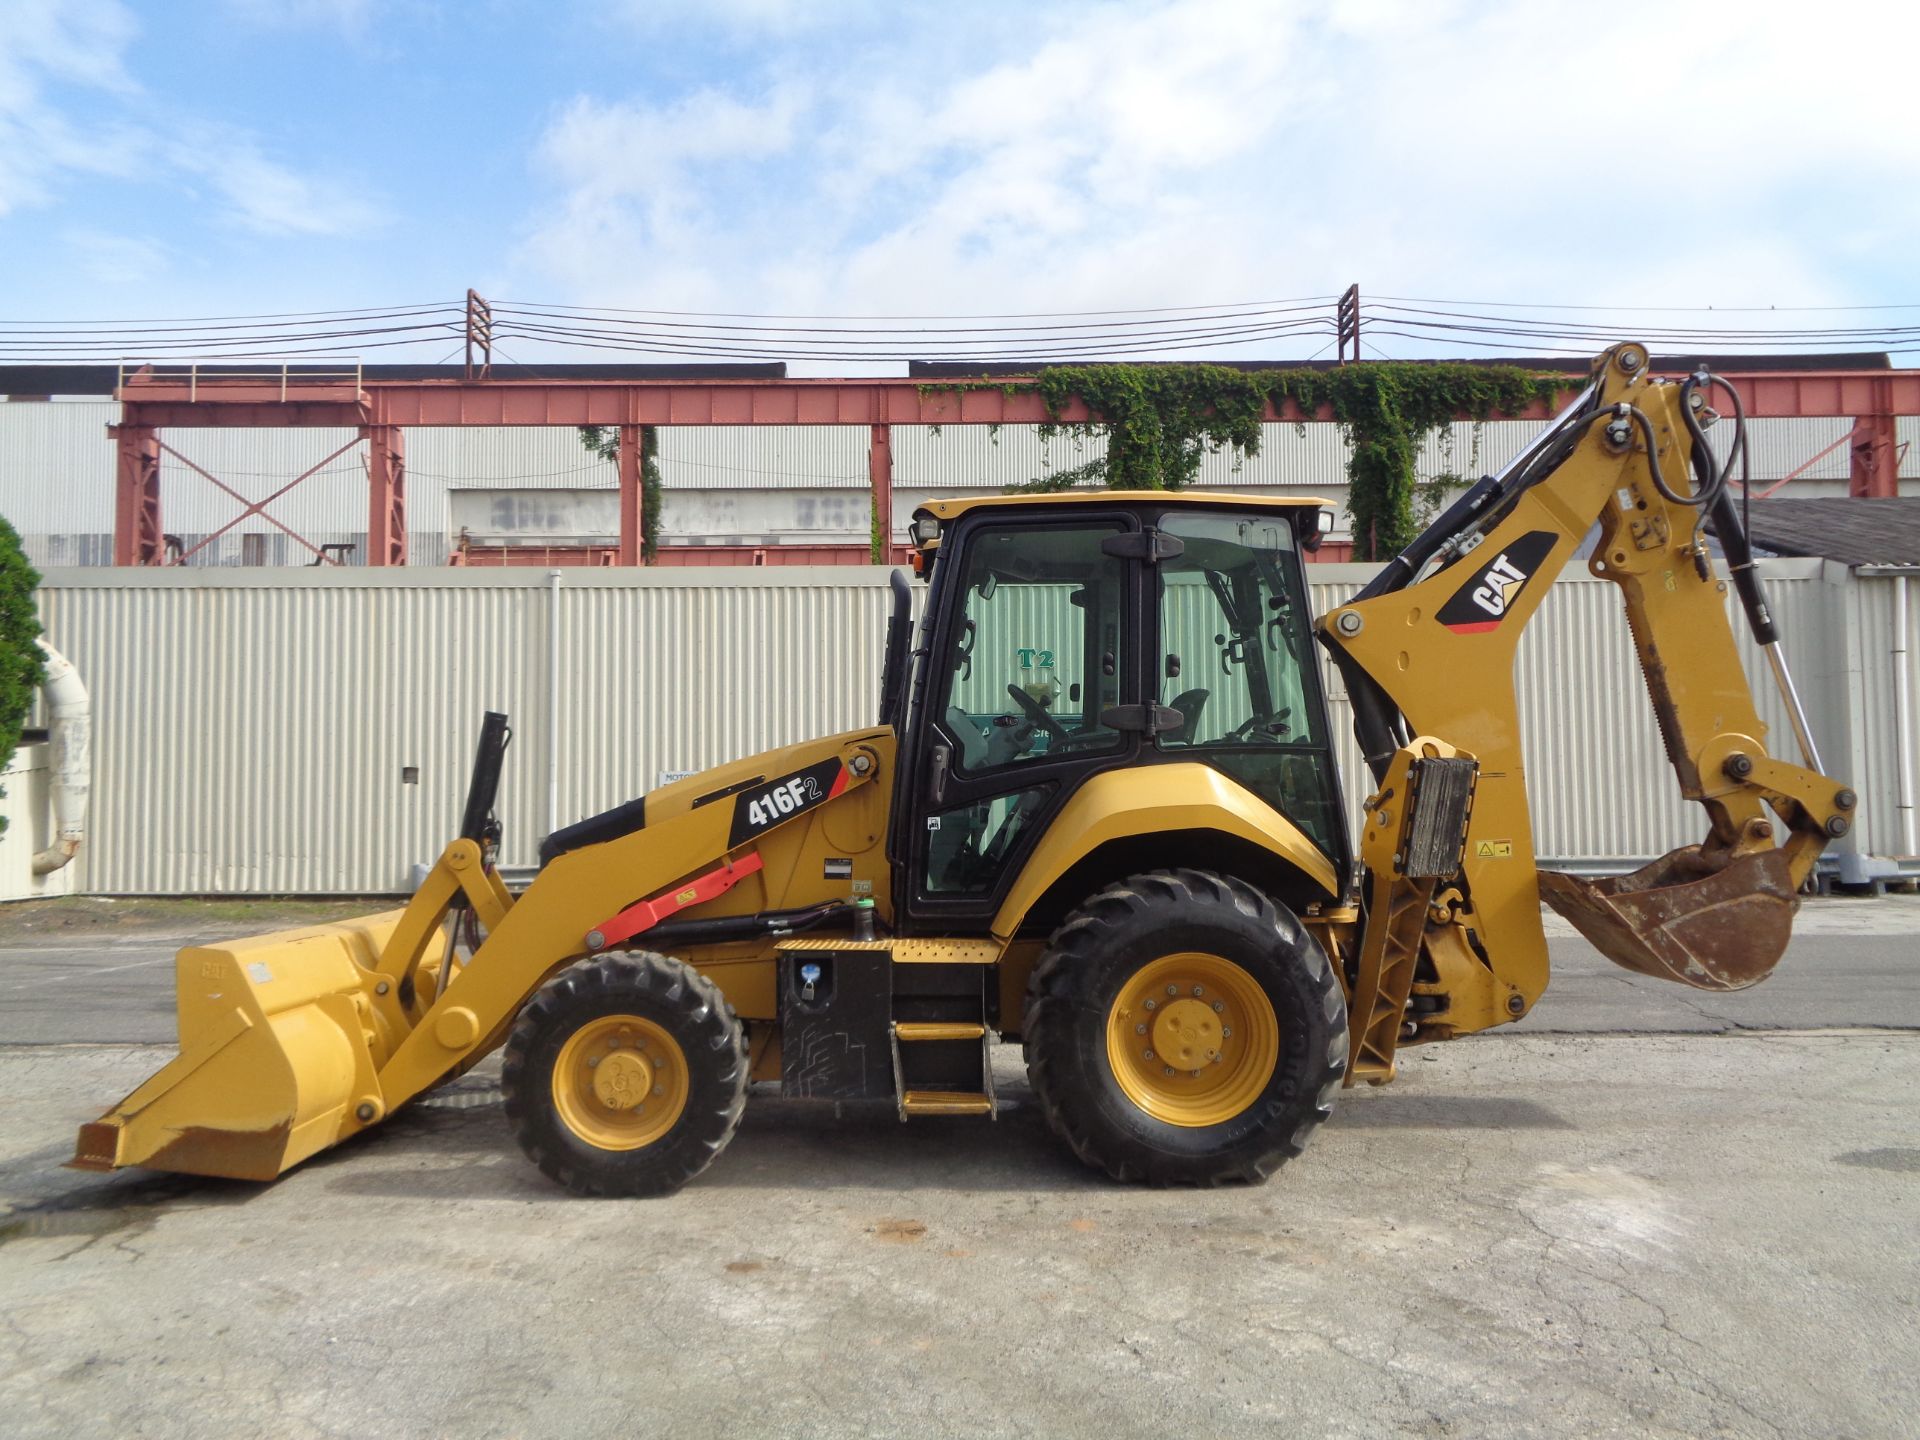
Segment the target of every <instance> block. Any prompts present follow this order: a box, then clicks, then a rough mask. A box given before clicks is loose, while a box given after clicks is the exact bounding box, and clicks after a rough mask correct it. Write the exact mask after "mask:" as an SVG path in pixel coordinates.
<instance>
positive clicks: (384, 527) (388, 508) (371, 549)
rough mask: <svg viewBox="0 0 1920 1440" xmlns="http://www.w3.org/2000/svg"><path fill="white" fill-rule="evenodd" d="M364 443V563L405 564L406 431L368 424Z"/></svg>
mask: <svg viewBox="0 0 1920 1440" xmlns="http://www.w3.org/2000/svg"><path fill="white" fill-rule="evenodd" d="M360 435H361V438H362V439H364V440H365V441H366V442H367V564H369V565H404V564H406V563H407V432H406V431H404V430H402V429H401V428H400V427H399V426H398V425H370V426H367V427H365V428H363V429H362V430H361V431H360Z"/></svg>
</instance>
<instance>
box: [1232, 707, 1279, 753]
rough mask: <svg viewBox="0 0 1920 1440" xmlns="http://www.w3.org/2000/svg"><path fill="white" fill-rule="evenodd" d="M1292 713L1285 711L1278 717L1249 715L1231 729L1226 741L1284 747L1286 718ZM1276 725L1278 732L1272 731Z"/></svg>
mask: <svg viewBox="0 0 1920 1440" xmlns="http://www.w3.org/2000/svg"><path fill="white" fill-rule="evenodd" d="M1292 713H1293V712H1292V711H1291V710H1285V711H1282V712H1281V713H1280V714H1278V715H1249V716H1248V717H1247V718H1246V719H1245V720H1242V721H1241V722H1240V723H1239V724H1238V725H1236V726H1234V727H1233V732H1232V733H1231V734H1230V735H1228V736H1227V739H1228V740H1231V741H1236V742H1238V743H1240V744H1242V745H1245V744H1249V743H1252V742H1255V741H1257V742H1258V743H1260V744H1262V745H1284V744H1286V743H1287V740H1286V732H1287V731H1288V729H1289V727H1288V725H1287V723H1286V717H1287V716H1288V715H1291V714H1292ZM1276 725H1277V726H1279V727H1280V728H1279V730H1278V731H1276V730H1275V729H1274V726H1276Z"/></svg>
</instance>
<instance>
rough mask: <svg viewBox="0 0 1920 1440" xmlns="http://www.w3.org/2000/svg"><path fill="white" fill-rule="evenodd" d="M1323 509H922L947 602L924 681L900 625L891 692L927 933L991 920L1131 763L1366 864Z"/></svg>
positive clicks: (1028, 505) (905, 891) (1058, 504)
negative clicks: (1030, 867) (1065, 828)
mask: <svg viewBox="0 0 1920 1440" xmlns="http://www.w3.org/2000/svg"><path fill="white" fill-rule="evenodd" d="M1323 505H1324V502H1320V501H1313V502H1308V503H1306V504H1301V503H1298V502H1295V503H1287V502H1274V501H1269V500H1265V499H1260V500H1254V499H1252V498H1251V497H1240V496H1233V497H1225V496H1214V495H1207V496H1199V495H1196V496H1190V497H1189V496H1175V495H1169V494H1167V493H1165V492H1144V493H1141V492H1133V493H1122V492H1108V493H1100V494H1088V493H1084V492H1083V493H1076V494H1071V495H1065V494H1063V495H1048V496H1011V497H998V498H989V499H981V500H968V501H941V502H935V503H934V504H932V505H929V506H927V507H926V508H924V509H922V510H921V511H920V512H918V513H917V514H916V516H915V519H914V527H913V536H914V539H915V542H916V545H917V546H918V550H919V553H918V554H917V555H916V557H915V558H916V562H917V563H916V566H915V568H916V569H917V570H919V571H920V572H921V574H922V575H923V576H924V577H926V578H927V579H928V580H929V582H930V590H929V594H928V600H927V605H926V610H925V614H924V616H923V618H922V620H921V623H920V628H919V634H918V640H917V643H916V644H915V645H913V647H912V653H913V661H914V663H913V665H912V675H911V681H910V683H909V681H908V679H907V676H906V673H905V672H906V670H907V668H908V657H907V651H908V646H907V644H906V640H905V626H904V624H902V626H901V627H900V629H899V630H898V631H897V632H896V634H895V636H894V637H892V638H893V642H894V643H893V644H892V645H891V646H890V647H889V648H890V652H891V653H890V655H889V666H888V676H887V678H886V681H885V682H884V684H883V691H884V693H885V694H887V695H890V696H893V697H897V698H896V699H895V701H894V703H892V704H891V705H889V706H887V707H885V708H887V709H888V710H890V711H891V712H892V713H890V714H888V715H887V716H886V717H885V718H887V719H888V720H889V722H890V723H894V724H895V725H896V726H898V727H900V729H901V734H902V750H901V761H900V767H899V773H900V777H901V778H900V781H899V785H900V793H899V794H898V795H897V796H896V804H897V806H898V809H897V811H896V813H897V814H899V815H900V816H901V817H902V820H903V821H904V822H905V823H902V824H900V825H898V826H897V827H895V832H894V833H895V836H896V840H895V844H894V855H893V859H894V865H895V870H894V873H895V876H896V880H897V887H898V888H897V892H896V914H897V915H900V916H904V917H906V919H907V922H908V929H909V930H920V931H922V932H923V933H924V932H932V931H938V930H942V929H947V928H951V927H952V926H954V925H956V924H960V923H963V922H964V923H972V922H977V921H980V920H981V919H983V918H990V917H991V916H992V915H993V913H994V912H995V911H996V909H997V907H998V905H999V903H1000V901H1001V900H1002V899H1003V898H1004V897H1005V895H1006V892H1007V890H1008V888H1009V887H1010V886H1011V885H1012V883H1013V881H1014V879H1015V878H1016V877H1017V876H1018V875H1019V873H1020V870H1021V868H1022V866H1023V864H1024V863H1025V861H1026V859H1027V857H1028V855H1029V854H1030V853H1031V851H1032V848H1033V845H1034V843H1035V842H1036V841H1037V839H1038V837H1040V836H1043V835H1045V834H1046V833H1047V831H1048V829H1049V828H1050V826H1051V824H1052V822H1053V820H1054V818H1055V817H1056V816H1057V815H1058V814H1059V813H1060V811H1061V810H1062V808H1063V807H1064V806H1065V805H1066V804H1067V803H1068V801H1069V800H1070V799H1071V798H1072V796H1073V795H1074V793H1075V792H1076V791H1077V790H1078V789H1079V788H1080V787H1081V786H1083V785H1084V784H1085V783H1086V782H1087V781H1088V780H1090V779H1091V778H1093V777H1094V776H1097V775H1099V774H1101V773H1103V772H1104V771H1108V770H1113V769H1121V768H1129V767H1138V766H1144V765H1154V764H1160V763H1172V762H1187V763H1192V762H1199V763H1202V764H1206V765H1208V766H1211V767H1212V768H1214V769H1216V770H1219V771H1220V772H1221V773H1223V774H1225V775H1227V776H1229V777H1231V778H1232V779H1233V780H1234V781H1235V782H1237V783H1238V784H1239V785H1241V786H1243V787H1245V788H1246V789H1247V790H1249V791H1251V792H1252V793H1253V794H1254V795H1255V796H1258V797H1259V798H1260V799H1261V800H1264V801H1265V802H1266V803H1267V804H1268V805H1270V806H1272V807H1273V808H1274V809H1275V810H1277V811H1279V812H1280V813H1281V814H1282V815H1284V816H1285V817H1286V818H1287V819H1289V820H1291V821H1292V822H1293V823H1294V824H1295V825H1296V826H1298V827H1299V829H1300V830H1301V831H1302V832H1303V833H1304V834H1305V835H1306V836H1307V838H1308V839H1309V840H1310V841H1311V842H1312V843H1313V844H1314V845H1315V846H1316V847H1318V848H1319V849H1320V850H1321V851H1322V852H1323V853H1324V854H1325V855H1326V856H1327V858H1328V860H1329V862H1330V863H1331V865H1332V867H1333V870H1334V873H1335V874H1338V875H1345V874H1346V873H1347V871H1348V868H1349V866H1348V854H1347V843H1348V842H1347V837H1346V832H1345V823H1344V812H1343V810H1342V807H1341V803H1340V797H1339V787H1338V781H1337V776H1336V772H1335V769H1334V761H1333V754H1332V749H1331V745H1330V741H1329V738H1328V726H1327V716H1326V704H1325V699H1324V696H1323V694H1322V691H1321V685H1320V674H1319V669H1318V665H1317V661H1316V658H1315V653H1314V651H1313V649H1312V641H1311V616H1310V612H1309V606H1308V599H1307V591H1306V585H1305V578H1304V575H1303V573H1302V568H1301V555H1300V552H1301V550H1302V549H1303V548H1310V547H1311V546H1313V545H1317V543H1318V540H1319V536H1320V535H1321V534H1322V533H1324V529H1323V522H1322V520H1321V517H1322V515H1323V514H1324V513H1325V512H1324V510H1323V509H1322V508H1321V507H1322V506H1323ZM905 599H906V597H905V596H904V595H901V596H899V597H898V600H899V602H900V610H899V611H898V612H897V613H904V601H905ZM903 721H904V722H905V723H904V724H902V722H903ZM1169 858H1170V859H1171V858H1175V857H1169ZM1036 918H1039V917H1036Z"/></svg>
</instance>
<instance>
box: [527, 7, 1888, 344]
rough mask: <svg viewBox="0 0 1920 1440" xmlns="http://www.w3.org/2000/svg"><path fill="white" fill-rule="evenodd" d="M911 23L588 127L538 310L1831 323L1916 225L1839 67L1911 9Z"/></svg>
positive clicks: (1042, 17) (1225, 13)
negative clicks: (1252, 304)
mask: <svg viewBox="0 0 1920 1440" xmlns="http://www.w3.org/2000/svg"><path fill="white" fill-rule="evenodd" d="M755 8H756V7H755V6H754V5H753V4H751V3H750V0H740V3H737V4H735V5H734V6H733V7H732V10H731V13H732V14H733V15H734V16H735V17H736V18H738V17H739V16H740V15H742V14H744V13H746V12H749V11H752V10H754V9H755ZM1856 9H1857V10H1858V13H1857V14H1855V13H1853V12H1854V11H1855V10H1856ZM909 13H910V15H911V16H912V17H913V18H910V19H907V20H904V21H897V22H895V24H894V25H892V26H883V27H882V28H881V33H880V34H879V35H878V36H877V38H875V39H873V40H871V41H868V40H865V39H863V38H861V37H860V33H859V31H858V30H857V29H855V28H852V27H842V29H841V30H840V31H838V32H836V33H835V34H834V35H833V36H832V37H831V38H829V39H824V40H822V39H818V38H810V37H807V36H804V35H802V36H798V37H787V36H777V37H774V38H775V39H777V40H779V41H780V43H777V44H770V45H769V46H767V47H765V50H764V54H765V57H766V59H765V64H764V67H763V68H761V69H757V70H756V69H752V68H746V69H742V70H740V71H739V72H738V75H737V78H736V79H735V80H733V81H732V82H730V83H729V84H728V85H727V86H726V87H725V88H724V89H720V90H716V89H713V88H705V89H701V90H698V91H695V92H694V93H692V94H689V95H686V96H675V95H660V94H649V95H638V96H626V97H620V98H616V99H591V98H582V99H579V100H577V101H575V102H574V103H573V104H572V105H571V106H569V107H567V108H566V109H564V110H563V111H561V112H560V113H559V114H558V115H557V117H556V118H555V120H554V122H553V123H552V125H551V127H550V128H549V130H548V133H547V136H546V140H545V143H544V146H543V147H542V152H541V153H542V159H543V161H544V162H546V163H548V164H550V165H551V166H552V174H553V175H554V176H555V177H556V179H557V180H558V182H559V185H560V194H559V196H558V199H557V203H556V204H554V205H552V206H548V207H544V208H543V209H542V210H541V212H540V213H538V214H536V215H534V216H533V217H531V218H530V220H529V225H528V238H527V241H526V244H525V246H524V247H523V250H522V252H521V256H520V264H521V269H522V273H523V274H524V275H525V276H526V278H527V283H528V284H529V285H532V286H534V287H535V288H537V289H540V290H543V291H554V290H558V291H559V292H561V293H560V294H559V295H558V296H557V297H556V298H566V299H575V300H582V301H593V302H599V303H609V304H630V305H637V306H656V307H659V308H665V309H707V308H713V309H726V310H751V311H802V312H813V313H838V314H858V313H923V314H924V313H946V314H963V313H969V312H976V313H977V312H983V311H992V312H1002V311H1024V310H1072V309H1085V308H1101V307H1109V306H1148V305H1165V304H1181V303H1201V302H1224V301H1238V300H1247V299H1255V298H1263V297H1274V296H1286V295H1300V294H1315V293H1324V292H1329V291H1333V290H1337V289H1339V288H1342V287H1343V286H1344V285H1345V284H1346V283H1347V282H1348V281H1350V280H1355V279H1358V280H1360V281H1362V283H1363V284H1364V285H1365V286H1366V287H1367V289H1368V290H1370V291H1372V292H1376V293H1382V294H1401V295H1408V294H1411V295H1440V296H1447V297H1453V296H1463V297H1465V298H1472V299H1488V300H1498V299H1519V300H1531V301H1585V302H1612V301H1619V302H1620V303H1639V304H1644V303H1664V304H1683V305H1706V304H1716V305H1739V304H1756V303H1758V304H1766V303H1778V304H1813V303H1838V302H1844V301H1847V300H1850V299H1853V298H1856V296H1855V294H1854V292H1853V290H1852V285H1853V283H1854V282H1853V281H1852V280H1851V279H1850V277H1851V276H1853V275H1855V274H1857V273H1858V271H1859V269H1860V267H1861V265H1862V264H1868V265H1870V264H1873V263H1875V262H1876V261H1877V262H1878V263H1880V264H1881V265H1883V266H1886V265H1890V264H1891V263H1893V261H1894V259H1895V257H1897V256H1899V255H1900V254H1902V253H1903V251H1902V249H1901V248H1900V247H1902V246H1904V245H1905V244H1907V241H1906V239H1905V236H1906V235H1910V234H1911V228H1912V227H1911V222H1912V221H1913V220H1914V219H1916V218H1920V216H1917V215H1916V209H1917V208H1920V200H1916V199H1915V198H1914V197H1915V196H1916V195H1920V185H1917V184H1916V182H1920V146H1915V145H1914V144H1913V143H1912V140H1911V135H1912V128H1913V127H1912V120H1911V114H1910V104H1909V102H1907V101H1906V100H1905V99H1904V98H1903V96H1902V95H1901V93H1900V91H1899V88H1898V87H1897V86H1891V85H1884V84H1871V83H1862V82H1861V81H1860V80H1859V78H1858V72H1857V70H1855V68H1854V67H1853V57H1854V55H1855V50H1854V48H1853V47H1854V46H1855V44H1856V40H1857V37H1858V36H1859V35H1860V34H1862V33H1867V30H1866V29H1863V28H1862V27H1863V26H1864V27H1867V29H1870V30H1871V32H1872V33H1873V34H1874V35H1875V37H1876V38H1875V41H1874V45H1875V48H1876V49H1877V50H1880V51H1882V52H1884V53H1887V54H1905V53H1912V52H1913V51H1914V50H1915V49H1916V48H1917V47H1920V7H1884V6H1872V7H1868V6H1865V5H1860V6H1855V5H1853V4H1852V3H1850V0H1835V3H1830V4H1828V5H1826V6H1825V7H1823V10H1822V14H1821V23H1819V24H1817V25H1816V24H1813V23H1811V22H1810V21H1809V18H1808V15H1807V12H1806V11H1805V10H1804V7H1800V6H1797V5H1789V4H1786V3H1784V0H1775V3H1752V4H1749V5H1746V6H1743V7H1741V9H1740V12H1739V16H1738V19H1737V21H1730V20H1729V18H1728V12H1726V11H1725V10H1724V9H1722V8H1720V7H1713V6H1697V7H1681V8H1677V9H1676V8H1668V9H1666V10H1662V11H1661V12H1660V15H1659V18H1658V22H1657V24H1655V23H1652V22H1646V23H1636V22H1635V21H1634V20H1633V18H1632V16H1631V15H1630V14H1628V15H1625V16H1621V17H1615V18H1614V19H1613V20H1612V21H1610V22H1609V23H1608V24H1606V25H1604V26H1599V27H1596V26H1595V24H1594V22H1593V20H1592V17H1591V14H1590V13H1589V12H1586V11H1581V10H1577V9H1575V8H1573V7H1568V6H1559V5H1547V4H1539V3H1533V0H1499V3H1476V4H1467V3H1462V0H1455V3H1411V0H1408V3H1392V0H1349V3H1344V4H1340V5H1336V6H1334V7H1333V8H1332V9H1330V10H1327V11H1324V12H1314V13H1309V12H1307V11H1306V10H1305V9H1304V7H1275V6H1272V5H1268V4H1262V3H1257V0H1191V3H1153V4H1130V5H1118V4H1101V5H1083V6H1074V7H1069V6H1055V7H1049V8H1046V9H1041V10H1035V11H1030V12H1025V17H1026V18H1025V19H1023V21H1022V23H1021V24H1019V25H1014V26H1008V27H1006V33H1005V35H1004V38H1003V39H999V40H997V41H995V42H994V43H995V44H996V45H997V47H998V48H997V50H989V51H988V53H985V54H982V53H980V50H979V48H978V47H979V42H978V41H977V40H976V41H975V42H974V48H972V49H966V48H964V47H962V46H959V45H957V44H955V45H949V44H947V43H945V42H944V40H943V37H942V36H941V35H940V34H939V33H937V27H935V26H932V25H929V24H928V22H927V21H926V19H925V12H924V11H912V12H909ZM782 15H783V16H785V17H786V18H789V19H790V18H791V16H790V15H789V14H788V13H787V12H784V11H783V12H782ZM995 15H1000V16H1001V17H1002V19H1004V18H1006V12H1001V11H993V10H988V11H986V12H984V13H982V14H980V15H978V16H976V17H975V19H974V20H973V21H972V22H970V26H971V28H970V30H969V32H968V33H969V35H970V36H975V37H977V36H978V35H979V34H980V32H981V31H982V30H987V31H991V29H992V26H993V25H994V24H995V23H996V22H995V21H994V19H993V17H994V16H995ZM901 25H905V26H907V27H909V30H911V31H912V32H913V33H908V31H906V30H902V29H900V28H899V27H900V26H901ZM1828 52H1830V53H1828ZM708 83H709V87H710V86H711V82H710V81H709V82H708ZM1863 252H1864V253H1863ZM1881 298H1884V297H1881ZM1895 298H1901V299H1905V298H1911V297H1907V296H1900V297H1895ZM1381 343H1382V344H1383V345H1387V344H1388V343H1389V340H1388V337H1386V336H1384V335H1383V336H1382V337H1381ZM1398 346H1399V348H1400V349H1403V350H1407V349H1411V348H1412V347H1411V346H1410V345H1409V344H1408V343H1407V342H1398ZM1256 348H1259V347H1256ZM1267 353H1273V352H1272V351H1271V349H1270V348H1269V349H1268V350H1267Z"/></svg>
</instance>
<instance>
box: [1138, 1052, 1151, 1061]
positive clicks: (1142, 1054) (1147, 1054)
mask: <svg viewBox="0 0 1920 1440" xmlns="http://www.w3.org/2000/svg"><path fill="white" fill-rule="evenodd" d="M1140 1058H1141V1059H1142V1060H1151V1059H1153V1051H1151V1050H1142V1051H1141V1052H1140Z"/></svg>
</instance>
